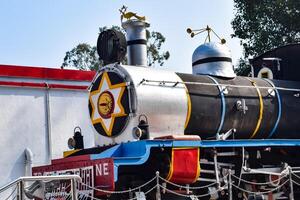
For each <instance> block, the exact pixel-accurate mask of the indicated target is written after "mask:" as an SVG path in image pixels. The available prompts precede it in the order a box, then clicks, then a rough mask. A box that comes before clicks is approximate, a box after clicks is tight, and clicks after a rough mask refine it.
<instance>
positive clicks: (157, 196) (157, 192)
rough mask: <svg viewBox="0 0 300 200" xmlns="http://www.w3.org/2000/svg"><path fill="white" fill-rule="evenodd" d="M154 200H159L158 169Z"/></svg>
mask: <svg viewBox="0 0 300 200" xmlns="http://www.w3.org/2000/svg"><path fill="white" fill-rule="evenodd" d="M156 200H161V196H160V186H159V171H157V172H156Z"/></svg>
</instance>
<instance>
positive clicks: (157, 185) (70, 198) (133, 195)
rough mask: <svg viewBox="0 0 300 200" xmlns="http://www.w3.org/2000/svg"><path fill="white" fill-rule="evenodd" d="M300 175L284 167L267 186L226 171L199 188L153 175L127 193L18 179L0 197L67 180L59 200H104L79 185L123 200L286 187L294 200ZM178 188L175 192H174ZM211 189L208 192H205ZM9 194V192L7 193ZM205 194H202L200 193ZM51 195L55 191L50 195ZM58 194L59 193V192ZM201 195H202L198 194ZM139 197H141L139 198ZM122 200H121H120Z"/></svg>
mask: <svg viewBox="0 0 300 200" xmlns="http://www.w3.org/2000/svg"><path fill="white" fill-rule="evenodd" d="M297 173H300V172H299V171H296V172H293V171H292V168H290V167H288V168H287V169H285V171H283V173H281V174H282V175H281V176H280V177H279V178H277V179H276V180H272V181H267V182H253V181H249V180H246V179H242V178H240V177H238V176H236V175H234V174H232V173H231V170H228V173H227V175H225V176H224V177H223V180H224V181H223V182H221V184H218V183H217V182H216V181H215V182H212V183H209V184H206V185H202V186H190V185H180V184H177V183H173V182H171V181H169V180H167V179H165V178H163V177H161V176H160V175H159V173H158V172H157V173H156V175H155V176H154V177H153V178H151V179H150V180H148V181H146V182H145V183H143V184H141V185H140V186H137V187H135V188H129V189H127V190H122V191H110V190H104V189H99V188H95V187H92V186H90V185H88V184H86V183H83V182H82V181H81V179H80V177H79V176H78V175H61V176H35V177H21V178H19V179H17V180H15V181H13V182H11V183H9V184H7V185H5V186H3V187H2V188H0V195H1V193H3V192H6V193H7V196H6V197H2V198H1V199H4V200H25V198H24V191H25V190H26V189H27V188H28V187H27V188H26V187H24V183H25V182H28V181H32V182H33V181H53V180H58V181H62V180H69V181H70V184H69V185H66V186H65V188H70V189H68V191H69V192H67V193H65V195H61V197H60V198H62V199H64V200H86V199H92V200H106V199H107V198H105V197H103V199H101V198H98V197H95V196H93V195H92V194H87V193H85V192H83V191H80V190H78V186H79V185H83V186H85V187H86V188H89V189H91V190H93V191H94V192H95V191H98V192H101V193H103V194H106V195H107V196H110V195H123V197H124V196H126V197H128V198H127V199H126V200H138V199H143V198H141V196H144V197H145V196H146V195H148V194H149V193H150V192H153V194H152V195H155V196H156V199H157V200H161V196H162V194H165V193H169V194H173V195H175V196H180V197H185V198H190V199H197V198H202V197H207V196H212V195H217V193H219V192H221V191H227V194H228V199H229V200H232V199H233V191H236V192H242V193H246V194H248V195H269V194H270V193H274V192H276V191H279V190H280V189H282V188H283V187H284V186H287V187H289V199H291V200H294V190H293V185H296V186H300V176H299V175H297ZM238 182H241V183H244V184H248V185H253V186H269V185H272V183H273V182H276V183H278V184H277V185H275V186H274V184H273V185H272V187H271V188H268V189H267V187H264V188H262V191H260V190H259V191H253V190H252V191H251V190H249V189H247V188H244V187H243V186H241V185H238V184H236V183H238ZM176 188H178V190H176ZM209 188H211V189H212V190H211V189H209ZM8 190H9V192H7V191H8ZM204 191H206V192H204ZM52 192H53V193H55V192H59V191H52ZM60 192H61V191H60ZM201 192H204V193H202V194H201ZM139 195H141V196H139ZM122 199H124V198H122Z"/></svg>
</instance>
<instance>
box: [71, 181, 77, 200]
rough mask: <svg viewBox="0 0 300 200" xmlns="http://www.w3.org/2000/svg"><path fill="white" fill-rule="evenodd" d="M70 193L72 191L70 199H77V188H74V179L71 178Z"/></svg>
mask: <svg viewBox="0 0 300 200" xmlns="http://www.w3.org/2000/svg"><path fill="white" fill-rule="evenodd" d="M71 193H72V199H73V200H77V199H78V198H77V197H78V196H77V190H76V180H75V179H71Z"/></svg>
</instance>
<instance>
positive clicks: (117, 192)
mask: <svg viewBox="0 0 300 200" xmlns="http://www.w3.org/2000/svg"><path fill="white" fill-rule="evenodd" d="M155 179H156V176H155V177H153V178H152V179H150V180H149V181H147V182H146V183H144V184H142V185H140V186H138V187H136V188H132V189H129V190H124V191H110V190H102V189H98V188H93V187H92V186H90V185H88V184H85V183H81V184H82V185H84V186H87V187H89V188H90V189H94V190H95V191H98V192H103V193H108V194H124V193H129V192H133V191H135V190H139V189H141V188H142V187H144V186H146V185H148V184H149V183H151V182H152V181H154V180H155Z"/></svg>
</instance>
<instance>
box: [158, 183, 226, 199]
mask: <svg viewBox="0 0 300 200" xmlns="http://www.w3.org/2000/svg"><path fill="white" fill-rule="evenodd" d="M226 186H227V185H224V186H223V187H220V188H219V189H217V190H215V191H213V192H209V193H206V194H200V195H186V194H180V193H177V192H174V191H172V190H169V189H167V188H166V187H164V186H162V185H159V187H160V188H162V189H163V190H166V191H167V192H169V193H172V194H175V195H177V196H182V197H188V198H190V197H192V196H193V197H199V198H201V197H206V196H209V195H212V194H215V193H217V192H220V191H222V190H223V189H224V187H226Z"/></svg>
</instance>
